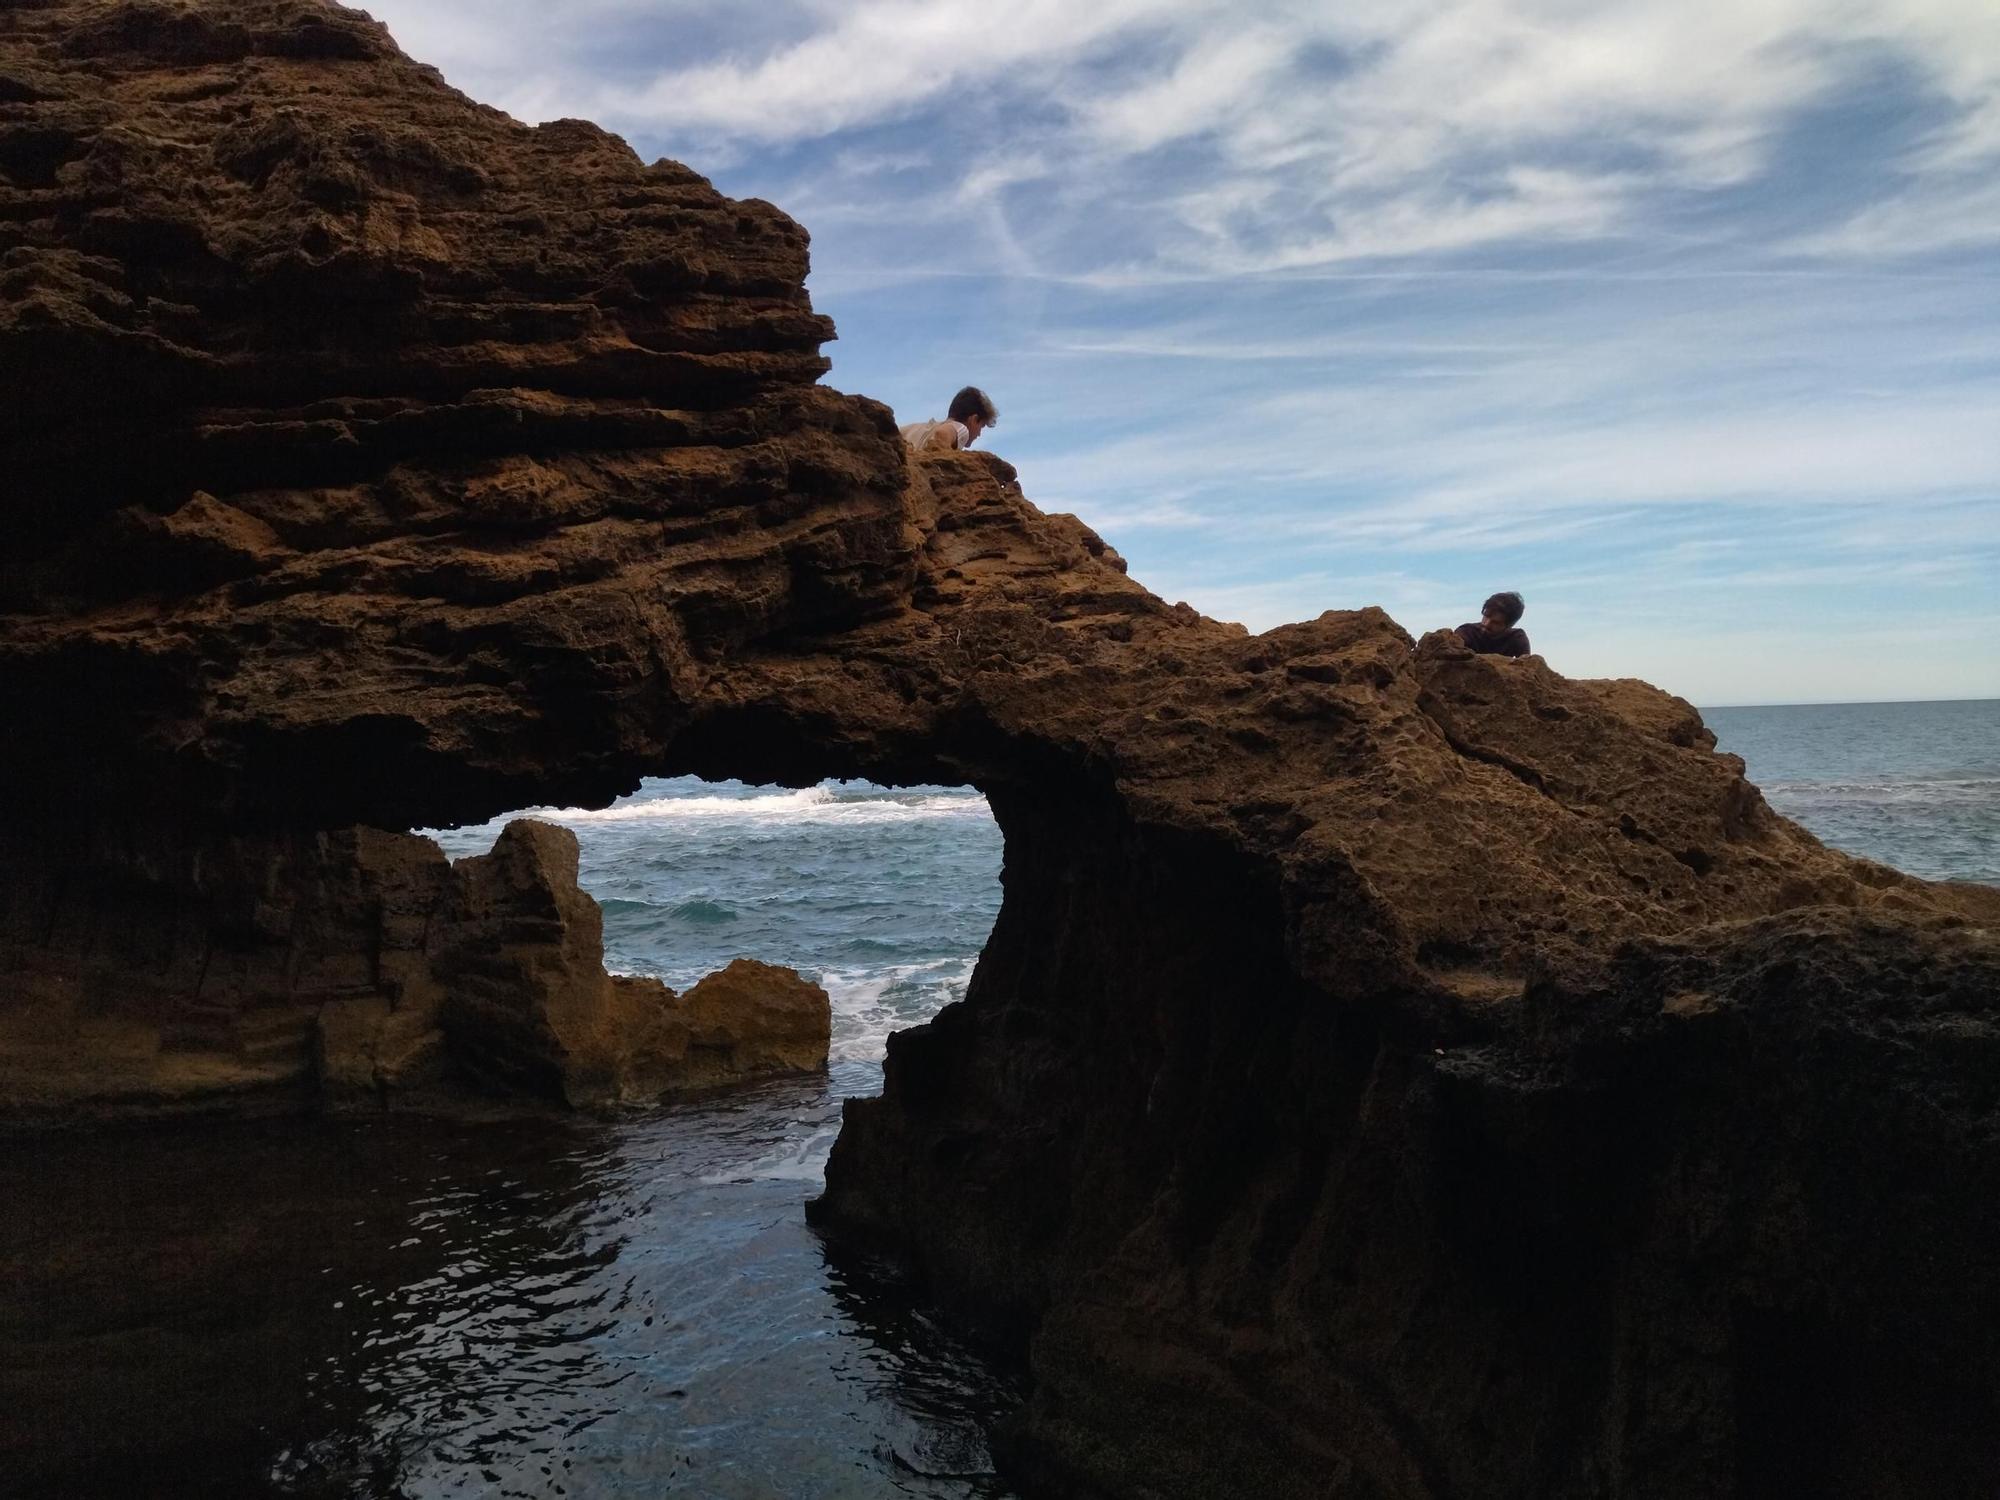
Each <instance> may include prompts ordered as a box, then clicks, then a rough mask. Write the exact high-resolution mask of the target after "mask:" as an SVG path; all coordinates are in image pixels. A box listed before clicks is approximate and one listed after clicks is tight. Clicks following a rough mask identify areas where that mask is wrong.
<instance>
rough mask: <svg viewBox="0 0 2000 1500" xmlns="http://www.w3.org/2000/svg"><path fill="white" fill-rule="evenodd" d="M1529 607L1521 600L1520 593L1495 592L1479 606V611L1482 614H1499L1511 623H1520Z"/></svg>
mask: <svg viewBox="0 0 2000 1500" xmlns="http://www.w3.org/2000/svg"><path fill="white" fill-rule="evenodd" d="M1527 608H1528V606H1527V605H1526V604H1523V603H1522V602H1521V596H1520V595H1519V594H1511V593H1510V594H1495V595H1494V596H1493V597H1492V598H1491V599H1488V600H1487V601H1486V602H1485V603H1484V604H1482V605H1480V606H1479V612H1480V613H1481V614H1482V615H1498V616H1499V617H1500V618H1501V619H1503V620H1505V621H1506V622H1507V623H1508V624H1509V625H1518V624H1520V623H1521V616H1522V614H1523V613H1524V612H1525V611H1526V610H1527Z"/></svg>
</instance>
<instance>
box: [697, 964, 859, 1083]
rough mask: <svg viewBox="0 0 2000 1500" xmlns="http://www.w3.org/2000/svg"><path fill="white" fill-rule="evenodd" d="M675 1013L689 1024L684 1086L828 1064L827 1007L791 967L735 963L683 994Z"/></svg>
mask: <svg viewBox="0 0 2000 1500" xmlns="http://www.w3.org/2000/svg"><path fill="white" fill-rule="evenodd" d="M676 1008H677V1010H678V1011H679V1013H680V1015H681V1017H682V1018H683V1019H684V1020H685V1021H686V1023H687V1027H688V1061H687V1065H686V1082H684V1083H683V1084H682V1085H681V1086H682V1087H696V1086H699V1085H700V1084H701V1083H703V1082H714V1083H728V1082H733V1081H735V1080H737V1079H740V1078H744V1077H750V1076H755V1075H757V1074H761V1073H811V1072H816V1071H818V1070H820V1069H823V1068H825V1067H826V1057H827V1048H828V1046H829V1045H830V1044H831V1042H832V1040H833V1002H832V1001H831V1000H830V999H828V997H827V993H826V991H825V990H823V989H821V988H820V987H819V986H818V985H816V984H813V983H811V982H810V981H808V980H805V979H802V978H800V977H799V974H798V972H797V971H796V970H794V969H787V968H784V967H782V966H781V965H778V964H767V963H759V962H758V961H757V960H756V959H754V958H739V959H736V960H734V961H733V962H731V963H730V965H729V966H728V967H727V968H724V969H719V970H717V971H716V972H715V973H713V974H711V975H709V976H708V977H707V978H706V979H704V980H702V981H701V982H700V983H699V984H697V985H695V987H694V988H693V989H691V990H689V991H688V992H687V993H686V994H685V995H682V996H681V997H680V1001H679V1004H678V1006H677V1007H676Z"/></svg>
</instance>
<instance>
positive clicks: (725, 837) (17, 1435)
mask: <svg viewBox="0 0 2000 1500" xmlns="http://www.w3.org/2000/svg"><path fill="white" fill-rule="evenodd" d="M1707 717H1708V719H1709V722H1710V723H1711V725H1712V726H1713V727H1714V728H1715V730H1716V732H1717V734H1718V735H1719V736H1720V738H1721V740H1722V743H1723V746H1724V748H1726V749H1730V750H1734V751H1736V752H1737V753H1739V754H1741V755H1743V756H1745V757H1746V758H1747V760H1748V762H1749V767H1750V774H1751V776H1752V778H1753V779H1754V780H1756V781H1757V782H1758V783H1759V784H1760V785H1762V786H1763V787H1764V789H1765V791H1766V793H1767V794H1768V795H1769V797H1770V800H1771V801H1772V803H1773V804H1774V805H1775V806H1777V807H1778V808H1779V809H1780V810H1781V811H1783V812H1785V813H1788V814H1789V815H1791V816H1793V817H1795V818H1798V819H1799V820H1800V821H1802V822H1804V823H1805V824H1806V825H1807V826H1808V827H1810V828H1812V829H1813V830H1814V831H1815V832H1816V833H1818V834H1819V835H1820V836H1821V837H1822V838H1824V839H1826V840H1827V841H1828V842H1829V843H1833V844H1836V845H1838V846H1840V847H1842V848H1846V849H1851V850H1853V851H1854V852H1856V853H1861V854H1866V855H1870V856H1872V857H1874V858H1876V859H1880V860H1884V861H1886V862H1888V863H1890V864H1895V865H1899V866H1901V867H1902V868H1904V869H1907V870H1911V871H1914V872H1915V873H1918V874H1924V875H1931V876H1952V877H1957V878H1961V879H1975V880H2000V704H1995V703H1969V704H1897V705H1880V706H1876V705H1858V706H1855V705H1851V706H1841V707H1834V708H1774V709H1716V710H1712V711H1710V712H1709V714H1708V715H1707ZM541 815H542V816H548V817H553V818H555V819H557V820H559V821H561V822H563V823H565V824H567V825H568V826H570V827H571V828H573V829H575V830H576V833H577V835H578V838H579V840H580V841H581V844H582V849H583V881H584V884H585V885H586V887H588V888H589V889H590V890H591V891H592V892H593V893H594V894H595V895H596V896H597V897H598V898H599V900H600V901H602V902H603V904H604V909H605V936H606V945H607V949H608V953H607V957H608V959H609V961H610V963H611V965H612V967H614V968H617V969H621V970H625V971H627V972H640V973H651V974H658V975H660V976H661V977H663V978H665V979H666V980H667V981H668V982H669V983H671V984H676V985H684V984H686V983H688V982H690V981H692V980H694V979H695V978H698V977H699V976H700V975H702V974H705V973H708V972H710V971H711V970H713V969H715V968H718V967H720V966H721V965H722V964H724V963H727V962H728V961H729V960H730V959H731V958H734V957H736V956H738V955H739V954H749V955H753V956H755V957H759V958H763V959H768V960H771V961H774V962H778V963H786V964H791V965H792V966H794V967H796V968H798V969H800V970H802V971H804V972H806V973H808V974H810V975H812V976H814V977H815V978H817V979H818V980H820V982H821V983H823V984H825V985H826V987H827V989H828V991H829V993H830V994H831V995H832V997H833V1003H834V1038H833V1065H832V1068H831V1071H830V1073H829V1075H828V1076H827V1077H826V1078H824V1079H807V1080H795V1081H786V1082H780V1083H774V1084H770V1085H766V1086H763V1087H759V1088H755V1089H751V1090H748V1091H745V1092H742V1093H737V1094H732V1095H729V1096H727V1097H724V1098H721V1099H717V1100H712V1101H709V1102H705V1103H702V1104H700V1105H697V1106H690V1107H683V1108H675V1109H665V1110H660V1111H656V1112H652V1113H648V1114H645V1115H640V1116H633V1117H629V1118H626V1119H622V1120H618V1121H613V1122H589V1121H567V1122H566V1121H560V1120H549V1121H542V1122H536V1123H517V1124H508V1125H501V1126H490V1127H483V1128H471V1127H462V1126H440V1125H435V1124H426V1123H421V1122H398V1121H387V1122H375V1123H369V1124H330V1123H323V1122H322V1123H307V1122H290V1123H284V1124H266V1125H235V1126H226V1127H216V1126H207V1127H199V1128H194V1127H191V1128H189V1129H186V1130H183V1131H175V1132H154V1133H150V1134H143V1135H142V1134H132V1135H114V1136H101V1137H95V1138H79V1139H75V1140H38V1141H30V1142H15V1143H12V1144H10V1145H6V1146H4V1147H0V1205H3V1206H4V1212H0V1495H5V1496H9V1497H12V1496H15V1495H22V1496H40V1495H48V1496H61V1497H69V1496H85V1495H105V1496H113V1495H115V1496H119V1497H120V1500H123V1497H127V1496H136V1497H149V1496H186V1497H196V1496H199V1497H203V1500H208V1497H212V1496H213V1497H222V1496H231V1495H258V1494H278V1495H301V1496H327V1497H333V1496H343V1497H344V1496H368V1497H409V1500H417V1497H428V1496H489V1495H516V1496H537V1497H539V1496H556V1495H565V1496H577V1497H583V1500H591V1497H614V1496H647V1497H652V1496H674V1497H727V1500H737V1497H741V1500H752V1497H756V1500H764V1497H787V1500H789V1497H801V1500H805V1497H846V1496H852V1497H857V1500H859V1497H872V1496H895V1495H910V1496H928V1497H968V1496H1000V1495H1006V1494H1009V1493H1011V1491H1009V1490H1008V1489H1007V1488H1006V1487H1005V1486H1004V1485H1003V1484H1001V1483H1000V1482H999V1481H997V1480H995V1479H994V1478H993V1476H992V1474H991V1472H990V1469H991V1459H990V1456H989V1454H988V1451H987V1447H986V1438H985V1433H986V1429H987V1425H988V1423H989V1422H990V1420H991V1419H992V1418H993V1417H994V1416H996V1415H997V1414H1001V1413H1004V1412H1005V1411H1006V1410H1008V1409H1009V1408H1010V1406H1011V1404H1012V1402H1013V1399H1014V1398H1013V1392H1012V1390H1011V1389H1010V1386H1009V1384H1008V1381H1007V1379H1006V1378H1005V1376H1004V1375H1002V1374H1001V1373H999V1372H996V1371H994V1370H992V1369H990V1368H989V1367H988V1366H987V1365H985V1364H984V1363H983V1362H982V1361H981V1360H980V1359H979V1358H978V1357H976V1356H975V1355H974V1354H973V1353H971V1352H970V1351H968V1350H966V1349H964V1348H962V1347H960V1346H959V1345H957V1344H956V1343H954V1342H953V1341H952V1339H951V1338H950V1337H949V1336H947V1335H946V1334H944V1333H943V1332H942V1331H940V1330H939V1329H938V1328H936V1327H934V1326H932V1325H931V1324H930V1323H929V1322H927V1321H926V1320H925V1318H924V1317H923V1315H922V1313H921V1311H920V1310H919V1309H918V1308H917V1307H915V1306H913V1305H912V1303H911V1301H910V1299H909V1298H908V1296H907V1295H906V1291H905V1289H904V1288H902V1287H901V1286H899V1284H898V1283H897V1282H896V1281H895V1279H894V1278H893V1277H892V1276H891V1275H889V1274H888V1273H887V1272H886V1271H884V1270H883V1269H881V1268H875V1267H868V1266H863V1265H853V1264H847V1263H844V1262H842V1261H839V1260H830V1259H829V1257H828V1255H827V1253H826V1252H825V1250H824V1249H823V1248H822V1246H821V1245H820V1243H819V1242H818V1241H817V1240H816V1239H815V1238H814V1237H813V1236H812V1234H811V1233H810V1232H809V1231H808V1230H807V1228H806V1226H805V1222H804V1214H803V1205H804V1202H805V1200H806V1199H807V1198H808V1197H810V1196H811V1195H812V1194H814V1193H816V1192H817V1191H818V1190H819V1185H820V1180H821V1173H822V1169H823V1167H824V1164H825V1160H826V1153H827V1150H828V1149H829V1147H830V1145H831V1143H832V1140H833V1136H834V1132H835V1130H836V1128H837V1124H838V1117H839V1108H840V1101H841V1100H842V1099H843V1098H845V1097H848V1096H850V1095H854V1094H867V1093H873V1092H875V1091H876V1090H877V1089H878V1088H879V1086H880V1079H881V1057H882V1049H883V1045H884V1041H885V1039H886V1037H887V1035H888V1033H889V1032H890V1031H891V1030H894V1029H896V1028H899V1027H903V1026H908V1025H912V1024H914V1023H916V1022H918V1021H921V1020H923V1019H924V1018H925V1017H927V1016H929V1015H931V1014H932V1013H933V1012H934V1011H935V1010H936V1009H937V1007H938V1006H940V1005H942V1004H944V1003H945V1002H946V1001H947V1000H949V999H952V998H954V997H956V996H958V995H960V994H962V993H963V991H964V986H965V983H966V979H967V976H968V975H969V974H970V972H971V966H972V963H973V960H974V958H975V957H976V956H977V954H978V952H979V949H980V947H981V945H982V944H983V943H984V942H985V939H986V935H987V933H988V932H989V931H990V930H991V928H992V923H993V917H994V914H995V912H996V910H997V908H998V905H999V887H998V873H999V867H1000V839H999V834H998V831H997V830H996V829H995V828H994V826H993V822H992V819H991V817H990V816H989V815H988V813H987V810H986V805H985V803H984V802H983V801H982V800H981V799H980V798H979V797H978V796H976V795H975V794H972V793H969V792H964V791H953V790H947V789H940V788H929V789H918V790H912V791H895V792H892V791H887V790H884V789H881V788H872V787H861V786H850V787H838V786H829V787H816V788H812V789H810V790H806V791H783V790H775V789H753V788H748V787H743V786H738V785H730V784H724V785H715V786H711V785H704V784H701V783H698V782H692V781H659V782H649V783H647V785H646V786H645V788H644V789H643V790H642V791H641V792H640V793H639V794H638V795H636V796H634V797H632V798H629V799H626V800H625V801H624V802H622V803H620V804H619V805H618V806H616V807H612V808H608V809H605V810H603V811H598V812H575V811H568V812H544V813H542V814H541ZM498 831H499V830H498V825H489V826H487V827H483V828H468V829H457V830H450V831H447V832H445V833H443V834H440V835H439V838H440V839H441V841H442V842H443V843H444V844H445V846H446V848H447V849H448V850H449V851H450V852H452V853H453V854H454V855H462V854H469V853H478V852H483V851H484V850H485V849H486V848H488V847H490V845H491V843H492V840H493V837H494V835H495V834H496V833H497V832H498Z"/></svg>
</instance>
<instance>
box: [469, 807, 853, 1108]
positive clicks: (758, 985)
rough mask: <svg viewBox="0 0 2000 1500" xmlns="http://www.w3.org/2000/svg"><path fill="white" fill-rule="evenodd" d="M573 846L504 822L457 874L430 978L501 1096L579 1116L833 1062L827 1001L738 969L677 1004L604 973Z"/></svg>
mask: <svg viewBox="0 0 2000 1500" xmlns="http://www.w3.org/2000/svg"><path fill="white" fill-rule="evenodd" d="M576 872H577V844H576V835H575V834H573V833H571V832H570V831H569V830H568V829H567V828H561V827H558V826H556V825H555V824H553V823H541V822H537V821H535V820H533V819H528V818H522V819H517V820H516V821H514V822H512V823H509V824H508V825H507V827H506V829H505V830H504V831H503V832H502V833H501V835H500V837H499V839H498V841H496V842H495V844H494V846H493V852H492V853H491V854H485V855H479V856H476V857H474V858H470V859H462V860H460V861H459V862H458V863H457V865H456V866H455V867H454V871H453V873H454V875H455V876H456V877H457V882H456V885H457V889H456V892H455V895H454V897H453V899H452V900H451V902H450V904H449V906H448V907H447V909H446V911H445V913H444V914H443V916H442V918H441V921H440V936H439V937H438V938H437V940H436V948H437V957H436V961H435V965H434V970H435V973H436V975H437V978H438V982H439V984H440V985H441V986H442V987H443V990H444V992H445V994H446V996H447V998H446V1001H445V1004H444V1011H443V1025H444V1031H445V1035H446V1037H447V1039H448V1043H449V1049H450V1052H451V1056H452V1059H453V1062H454V1064H455V1065H456V1066H457V1067H458V1068H460V1069H461V1070H464V1071H466V1072H469V1073H470V1074H472V1075H473V1076H474V1077H475V1078H477V1079H479V1080H481V1081H482V1082H483V1083H484V1084H485V1085H486V1086H487V1087H488V1088H489V1089H491V1090H492V1091H494V1092H496V1093H501V1094H520V1095H527V1096H530V1097H544V1098H550V1099H553V1100H556V1101H559V1102H561V1103H564V1104H568V1105H571V1106H576V1107H601V1106H605V1105H613V1104H647V1103H653V1102H655V1101H657V1100H659V1099H660V1098H662V1097H663V1096H665V1095H667V1094H671V1093H680V1092H685V1091H688V1090H691V1089H703V1088H712V1087H715V1086H716V1085H718V1084H724V1083H735V1082H740V1081H742V1080H744V1079H747V1078H752V1077H756V1076H759V1075H762V1074H769V1073H781V1072H811V1071H814V1070H817V1069H821V1068H824V1067H825V1066H826V1055H827V1044H828V1041H829V1038H830V1035H831V1025H832V1009H831V1005H830V1002H829V1001H828V999H827V995H826V992H825V991H824V990H822V989H820V988H819V987H818V986H817V985H813V984H808V983H806V981H805V980H803V979H801V978H800V977H799V976H798V975H797V974H796V973H794V972H793V971H792V970H790V969H784V968H778V967H776V966H774V965H771V964H762V963H757V962H756V961H754V960H751V959H738V960H736V961H735V962H734V963H732V964H731V965H730V966H729V967H728V968H726V969H724V970H722V971H721V972H720V973H717V974H711V975H710V976H709V977H708V978H706V979H704V980H702V981H701V983H699V984H697V985H696V986H695V987H694V988H693V989H692V990H690V991H688V993H687V994H686V995H684V996H677V995H676V994H675V993H674V992H673V991H672V990H670V989H668V988H667V987H666V986H665V985H663V984H661V983H660V982H659V981H658V980H656V979H644V978H633V977H627V976H614V975H608V974H606V973H605V972H604V922H603V915H602V913H601V912H600V911H599V909H598V906H597V903H596V902H595V901H593V900H591V899H590V897H589V896H587V895H585V894H584V893H583V891H581V890H580V889H578V887H577V884H576Z"/></svg>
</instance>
